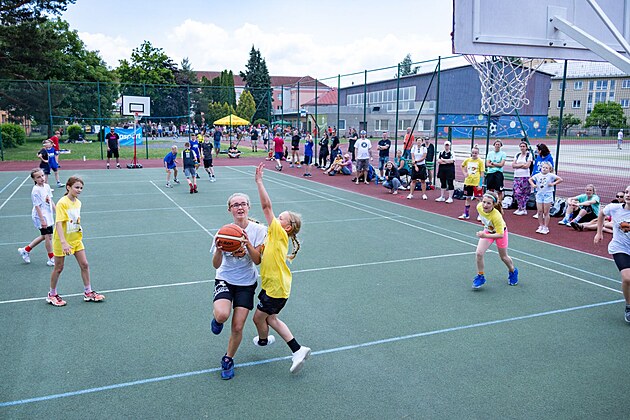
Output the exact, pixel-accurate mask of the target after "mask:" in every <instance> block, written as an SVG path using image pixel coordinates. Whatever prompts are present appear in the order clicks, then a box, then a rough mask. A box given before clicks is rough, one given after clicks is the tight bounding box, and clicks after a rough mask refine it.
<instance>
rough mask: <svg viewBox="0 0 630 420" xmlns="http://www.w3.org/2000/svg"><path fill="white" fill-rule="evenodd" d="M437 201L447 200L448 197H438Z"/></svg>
mask: <svg viewBox="0 0 630 420" xmlns="http://www.w3.org/2000/svg"><path fill="white" fill-rule="evenodd" d="M435 201H446V198H444V197H438V198H436V199H435Z"/></svg>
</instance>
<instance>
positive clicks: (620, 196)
mask: <svg viewBox="0 0 630 420" xmlns="http://www.w3.org/2000/svg"><path fill="white" fill-rule="evenodd" d="M624 197H625V195H618V196H617V198H624Z"/></svg>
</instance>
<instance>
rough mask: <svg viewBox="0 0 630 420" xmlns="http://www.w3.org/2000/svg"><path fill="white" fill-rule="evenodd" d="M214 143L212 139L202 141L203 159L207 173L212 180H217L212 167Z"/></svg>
mask: <svg viewBox="0 0 630 420" xmlns="http://www.w3.org/2000/svg"><path fill="white" fill-rule="evenodd" d="M212 149H213V146H212V143H210V141H204V142H203V143H201V159H203V167H204V169H205V170H206V173H207V174H208V176H209V177H210V182H214V181H216V178H215V176H214V168H213V167H212Z"/></svg>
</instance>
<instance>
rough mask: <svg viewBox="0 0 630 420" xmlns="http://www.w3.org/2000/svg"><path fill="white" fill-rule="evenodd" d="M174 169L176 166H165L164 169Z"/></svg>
mask: <svg viewBox="0 0 630 420" xmlns="http://www.w3.org/2000/svg"><path fill="white" fill-rule="evenodd" d="M175 168H177V165H167V166H166V169H169V170H172V169H175Z"/></svg>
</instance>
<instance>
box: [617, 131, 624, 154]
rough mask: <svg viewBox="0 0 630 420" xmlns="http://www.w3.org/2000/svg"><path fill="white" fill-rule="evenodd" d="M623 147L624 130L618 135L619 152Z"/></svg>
mask: <svg viewBox="0 0 630 420" xmlns="http://www.w3.org/2000/svg"><path fill="white" fill-rule="evenodd" d="M622 145H623V129H621V128H620V129H619V132H618V133H617V150H621V146H622Z"/></svg>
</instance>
